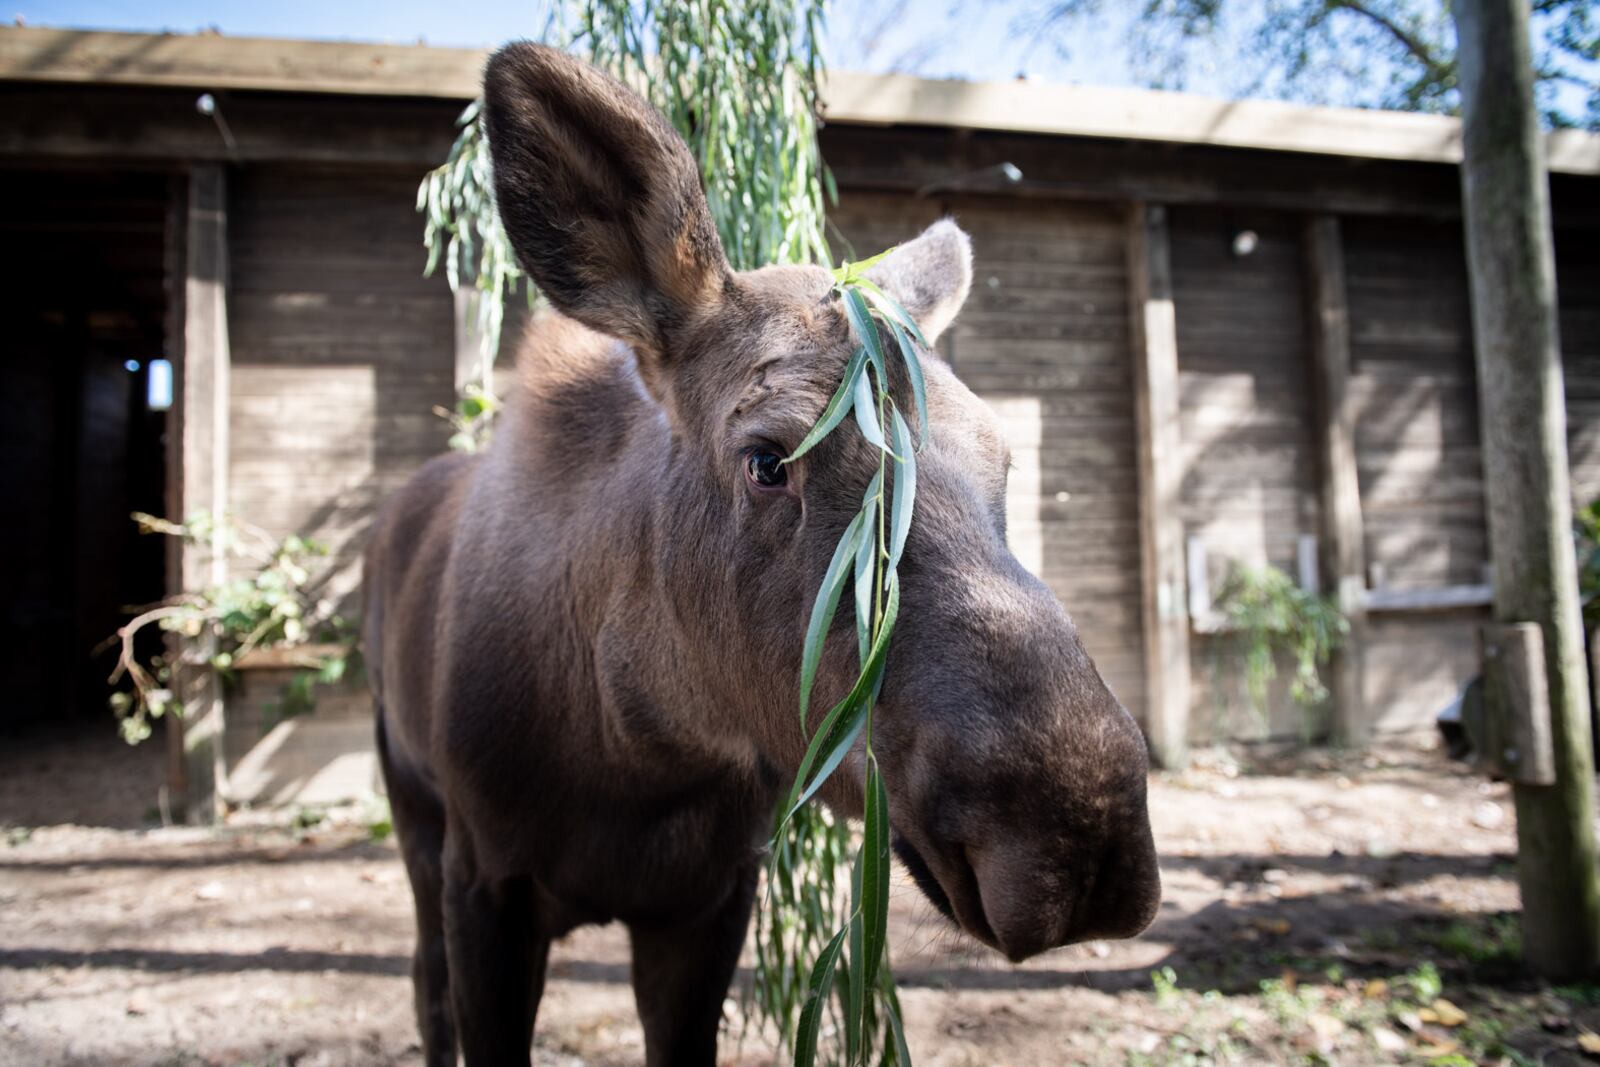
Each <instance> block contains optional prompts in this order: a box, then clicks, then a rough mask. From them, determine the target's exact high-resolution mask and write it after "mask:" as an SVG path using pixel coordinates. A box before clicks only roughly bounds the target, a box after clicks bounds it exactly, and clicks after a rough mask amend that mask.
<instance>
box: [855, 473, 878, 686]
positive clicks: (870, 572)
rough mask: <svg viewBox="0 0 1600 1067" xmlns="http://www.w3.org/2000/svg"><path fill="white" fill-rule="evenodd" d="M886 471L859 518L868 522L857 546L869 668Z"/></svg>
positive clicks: (861, 627)
mask: <svg viewBox="0 0 1600 1067" xmlns="http://www.w3.org/2000/svg"><path fill="white" fill-rule="evenodd" d="M882 486H883V472H882V471H879V472H878V473H877V474H874V475H873V476H872V488H871V489H869V490H867V499H866V501H865V502H864V503H863V504H862V505H861V511H860V512H859V515H860V516H862V517H864V518H865V519H866V533H865V536H863V537H862V538H861V539H860V540H859V541H858V542H857V543H856V576H855V593H856V646H857V650H858V652H859V654H860V657H861V665H862V666H863V667H865V666H866V665H867V654H868V653H869V652H870V651H871V650H872V601H873V594H874V593H875V592H877V586H876V584H875V579H876V578H877V573H878V572H877V562H878V500H879V495H880V493H881V492H882Z"/></svg>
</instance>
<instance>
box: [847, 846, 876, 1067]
mask: <svg viewBox="0 0 1600 1067" xmlns="http://www.w3.org/2000/svg"><path fill="white" fill-rule="evenodd" d="M861 855H862V854H861V853H860V852H859V851H858V852H857V853H856V862H855V863H853V864H852V865H851V868H850V953H849V955H847V956H846V957H845V962H846V963H847V964H848V966H847V967H846V968H845V974H846V975H847V976H848V978H849V986H848V987H847V988H846V989H845V991H844V993H845V995H844V997H843V1000H844V1004H845V1011H844V1023H845V1045H844V1047H845V1057H844V1058H845V1062H846V1063H856V1062H857V1057H856V1049H858V1048H860V1047H861V1034H862V1032H863V1031H864V1030H865V1029H866V1026H865V1024H866V1015H867V999H868V997H867V992H868V990H869V989H870V988H871V985H870V982H869V981H868V979H867V967H866V960H867V955H866V952H864V951H863V950H862V923H861Z"/></svg>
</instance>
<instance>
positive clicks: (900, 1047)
mask: <svg viewBox="0 0 1600 1067" xmlns="http://www.w3.org/2000/svg"><path fill="white" fill-rule="evenodd" d="M883 983H884V996H883V1013H884V1014H885V1015H887V1016H888V1017H889V1033H890V1034H891V1035H892V1036H893V1037H894V1062H895V1067H911V1050H910V1049H909V1048H907V1047H906V1028H905V1026H904V1024H902V1023H901V1021H900V998H899V997H897V996H895V992H894V976H893V975H891V974H890V973H889V968H887V967H885V968H884V969H883Z"/></svg>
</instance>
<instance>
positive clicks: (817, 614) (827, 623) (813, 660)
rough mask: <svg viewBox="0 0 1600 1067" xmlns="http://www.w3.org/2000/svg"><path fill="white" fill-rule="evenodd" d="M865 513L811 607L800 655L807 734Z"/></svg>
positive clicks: (847, 534) (848, 530) (848, 531)
mask: <svg viewBox="0 0 1600 1067" xmlns="http://www.w3.org/2000/svg"><path fill="white" fill-rule="evenodd" d="M868 528H869V527H868V519H867V517H866V514H865V512H857V513H856V517H855V518H854V519H852V520H851V522H850V525H849V526H847V527H845V531H844V536H843V537H840V538H839V544H838V545H837V546H836V547H835V548H834V550H833V559H832V560H830V561H829V562H828V570H827V573H826V574H824V575H823V576H822V587H821V588H820V589H818V590H817V599H816V601H815V602H814V603H813V604H812V605H811V621H810V622H809V623H808V624H807V625H806V643H805V647H804V650H803V651H802V652H801V655H800V732H801V734H802V735H804V734H805V730H806V712H807V711H808V710H809V709H810V707H811V687H812V685H813V684H814V683H815V682H816V679H817V664H819V663H821V662H822V646H823V645H824V644H825V643H826V642H827V639H828V630H829V629H830V628H831V627H832V625H833V616H834V613H835V612H837V611H838V610H839V597H840V596H841V595H842V594H843V592H844V579H845V575H846V574H848V573H849V571H848V569H847V563H848V562H849V561H851V560H853V559H854V558H855V555H856V547H857V544H858V543H859V542H860V541H861V540H862V538H863V535H864V534H866V532H867V531H868Z"/></svg>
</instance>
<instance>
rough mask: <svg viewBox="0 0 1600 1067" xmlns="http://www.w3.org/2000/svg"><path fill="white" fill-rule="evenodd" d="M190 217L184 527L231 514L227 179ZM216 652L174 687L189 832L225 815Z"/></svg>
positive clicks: (195, 550)
mask: <svg viewBox="0 0 1600 1067" xmlns="http://www.w3.org/2000/svg"><path fill="white" fill-rule="evenodd" d="M187 199H188V203H187V208H186V211H185V215H184V229H185V240H184V283H183V320H182V321H183V353H182V355H183V358H182V362H181V368H182V374H181V377H180V379H179V398H180V402H181V405H182V413H181V416H180V418H181V427H182V430H181V433H182V446H181V447H182V462H183V475H182V489H181V492H180V494H179V499H180V502H181V506H180V512H181V517H182V518H185V519H186V518H188V517H190V516H192V515H194V514H195V513H196V512H201V511H209V512H211V513H213V514H215V515H217V516H219V517H220V516H221V515H222V514H223V513H224V512H226V511H227V507H228V368H229V355H228V308H227V285H228V277H227V275H228V208H227V175H226V172H225V171H224V170H223V168H222V167H221V166H218V165H215V164H205V165H199V166H196V167H194V168H193V169H192V170H191V171H190V172H189V187H188V197H187ZM179 574H180V580H181V583H182V584H181V587H182V588H183V589H186V590H192V589H204V588H206V587H208V586H213V585H216V584H218V583H220V582H222V581H225V580H226V579H227V576H228V574H227V556H226V553H225V552H223V551H222V549H221V546H220V544H217V543H213V544H212V545H210V546H196V545H189V546H186V547H185V549H184V551H183V556H182V562H181V565H180V567H179ZM213 651H214V649H212V648H210V647H209V645H208V644H207V642H206V641H205V640H204V639H201V640H200V641H196V642H191V643H189V645H188V647H186V648H185V649H184V651H183V654H182V657H181V661H180V665H179V669H178V670H177V671H176V672H175V673H176V675H177V677H176V678H175V679H174V685H175V686H176V688H177V696H178V698H179V700H180V701H181V702H182V704H181V706H182V707H184V708H185V712H184V717H183V765H184V784H185V786H186V789H185V796H184V797H183V807H184V812H185V816H186V818H188V820H189V821H191V822H210V821H213V820H215V819H216V818H217V817H218V815H219V814H220V811H221V795H222V792H223V790H224V788H225V785H226V780H227V767H226V764H225V762H224V758H223V746H222V741H223V727H224V722H225V719H224V709H223V699H222V685H221V682H220V681H219V679H218V678H217V675H216V672H215V671H213V670H212V669H211V668H210V666H209V662H208V661H209V659H210V657H211V654H212V653H213Z"/></svg>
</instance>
